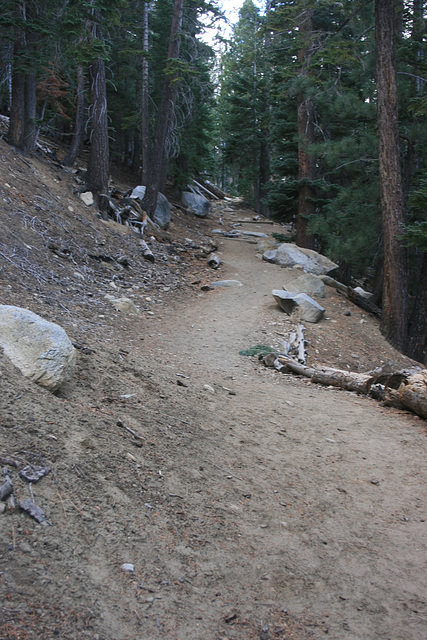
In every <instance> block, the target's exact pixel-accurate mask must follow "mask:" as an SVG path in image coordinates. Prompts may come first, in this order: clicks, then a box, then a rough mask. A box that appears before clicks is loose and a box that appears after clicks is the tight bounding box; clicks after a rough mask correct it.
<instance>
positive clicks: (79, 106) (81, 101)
mask: <svg viewBox="0 0 427 640" xmlns="http://www.w3.org/2000/svg"><path fill="white" fill-rule="evenodd" d="M84 127H85V77H84V71H83V66H82V65H81V64H79V65H78V66H77V87H76V113H75V116H74V132H73V137H72V140H71V144H70V147H69V149H68V151H67V153H66V155H65V158H64V160H63V161H62V164H63V165H64V166H65V167H72V166H73V164H74V162H75V159H76V158H77V155H78V153H79V151H80V149H81V146H82V142H83V133H84Z"/></svg>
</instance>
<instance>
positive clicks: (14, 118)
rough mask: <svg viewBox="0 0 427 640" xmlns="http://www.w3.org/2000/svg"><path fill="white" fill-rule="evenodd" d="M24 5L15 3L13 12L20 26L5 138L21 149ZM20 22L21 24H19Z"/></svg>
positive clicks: (23, 125)
mask: <svg viewBox="0 0 427 640" xmlns="http://www.w3.org/2000/svg"><path fill="white" fill-rule="evenodd" d="M24 9H25V7H24V5H22V4H21V3H17V4H16V7H15V10H14V13H15V18H16V19H17V22H18V24H19V25H20V26H17V27H16V28H15V41H14V43H13V60H12V101H11V105H10V120H9V130H8V132H7V140H8V142H9V143H10V144H12V145H14V146H15V147H19V148H21V149H23V148H24V146H25V115H26V113H25V70H24V63H23V60H24V57H25V49H26V38H25V31H24V28H23V26H22V24H23V23H24V21H25V11H24ZM20 23H21V24H20Z"/></svg>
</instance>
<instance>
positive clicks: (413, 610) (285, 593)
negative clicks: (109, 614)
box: [161, 227, 427, 640]
mask: <svg viewBox="0 0 427 640" xmlns="http://www.w3.org/2000/svg"><path fill="white" fill-rule="evenodd" d="M247 228H249V227H247ZM257 230H258V229H257ZM260 230H261V231H262V228H261V229H260ZM221 248H222V258H223V261H224V265H225V266H224V268H223V270H222V272H221V278H228V279H235V280H239V281H240V282H241V283H242V284H243V286H242V287H237V288H223V289H216V290H215V291H214V292H212V293H209V294H203V295H201V296H200V297H199V298H198V299H197V300H196V301H194V302H193V303H192V304H191V305H190V306H186V307H183V308H180V309H179V313H178V314H176V315H175V317H174V320H173V322H172V323H170V322H169V323H168V326H167V329H166V331H165V329H164V328H163V333H162V336H161V344H162V345H163V349H164V352H165V353H163V356H165V355H166V359H167V360H169V362H172V363H174V364H175V367H176V370H177V371H179V372H182V373H183V374H184V375H188V376H189V380H188V381H187V384H188V387H189V389H188V391H187V394H188V402H189V407H191V405H192V403H193V400H192V399H191V396H192V395H193V393H194V391H193V390H194V389H197V390H198V393H199V394H200V389H203V385H204V384H209V385H210V386H211V387H212V388H213V389H214V391H215V392H214V393H212V391H209V390H206V391H205V393H206V395H208V396H209V401H208V404H207V405H206V406H207V408H208V411H207V412H206V414H203V416H202V419H203V423H199V429H200V430H201V433H200V438H199V437H197V435H196V434H193V438H192V439H191V455H190V460H191V462H192V465H191V469H187V470H186V471H185V469H183V468H181V469H180V472H179V473H180V476H181V478H182V482H183V485H182V486H180V488H179V491H183V490H184V485H185V475H186V473H188V474H190V475H191V477H192V478H197V479H198V481H199V483H200V489H199V491H200V492H201V493H203V494H204V493H205V492H206V491H207V493H208V495H209V501H212V500H213V501H214V502H215V504H216V505H217V506H219V507H220V508H221V509H223V513H224V518H225V520H226V521H227V520H229V521H231V522H232V523H233V526H234V532H233V535H232V537H231V538H227V535H224V539H223V541H222V544H221V547H220V548H218V549H216V550H215V549H212V548H211V549H210V551H209V552H208V551H206V550H205V551H204V553H201V554H200V556H199V555H198V556H197V560H198V563H199V570H200V571H201V574H202V575H203V573H204V571H205V569H204V566H205V567H209V568H210V570H211V571H213V576H212V577H210V578H209V581H208V582H211V581H212V579H213V583H214V584H213V587H212V588H211V590H209V589H208V588H207V586H208V585H207V583H206V579H203V578H199V581H198V584H199V587H198V588H201V589H203V588H204V589H207V593H209V592H210V595H209V596H208V597H207V600H211V597H210V596H211V595H213V592H214V591H215V590H216V589H218V590H220V591H225V590H229V592H230V594H231V593H232V592H233V591H234V593H235V594H236V595H235V598H236V605H235V606H236V608H237V609H239V610H240V612H241V613H240V614H239V615H242V616H243V617H245V616H246V617H247V616H253V615H255V616H257V617H258V619H259V624H260V628H261V626H262V625H261V622H262V621H263V619H265V620H267V619H268V614H269V608H270V607H271V608H272V609H274V610H279V611H280V610H281V609H282V610H283V609H286V610H288V611H289V612H291V613H299V614H301V613H308V614H309V615H310V616H312V617H313V619H314V620H316V621H317V622H319V623H320V630H321V631H319V630H317V631H315V632H314V633H315V635H316V637H322V635H323V634H322V631H323V632H324V633H328V634H329V635H328V637H331V638H335V639H336V640H339V639H343V638H346V639H348V640H360V639H361V638H364V639H365V640H368V639H372V640H374V639H375V640H378V639H380V638H384V639H386V638H387V639H390V640H391V639H393V640H398V639H400V638H401V639H402V640H403V639H405V640H409V638H411V639H414V640H415V639H420V640H421V638H424V637H425V632H426V621H427V615H426V614H427V611H426V608H425V607H426V596H427V593H426V586H427V585H426V572H425V569H426V567H425V560H426V546H425V527H426V524H425V520H424V518H425V506H426V504H425V489H424V488H423V478H424V482H425V473H426V462H425V454H424V453H425V452H424V446H425V431H424V429H423V426H422V423H421V422H420V421H419V420H417V419H415V420H414V419H413V418H412V417H411V416H409V415H405V414H404V413H402V412H397V411H393V410H390V409H386V408H382V407H380V406H379V405H378V404H377V403H375V402H374V401H371V400H369V399H366V398H362V397H358V396H356V395H354V394H349V393H344V392H341V391H336V390H332V389H324V388H319V387H317V386H315V385H311V384H306V383H305V381H301V380H295V379H294V378H292V377H290V376H283V375H282V374H277V373H272V372H271V371H270V370H263V369H262V368H259V367H258V366H257V365H255V366H254V364H253V361H247V360H245V359H244V358H242V356H239V355H238V352H239V350H241V349H247V348H248V347H250V346H253V345H255V344H259V343H261V344H275V343H278V342H279V338H278V334H279V333H282V332H283V329H285V328H286V326H287V320H285V319H284V317H283V314H282V313H281V312H280V311H279V310H278V309H277V308H276V307H275V305H274V302H273V303H272V302H271V299H270V297H271V296H270V295H269V294H270V291H271V289H273V288H277V286H278V268H277V267H276V266H274V265H270V264H267V263H263V262H260V260H259V259H258V258H257V257H256V255H255V250H254V247H253V246H251V245H248V244H247V243H244V242H239V241H235V240H225V241H224V242H223V243H222V247H221ZM227 389H230V390H231V391H227ZM202 392H203V391H202ZM230 393H232V394H233V395H229V394H230ZM234 394H235V395H234ZM202 467H203V469H202ZM215 469H216V470H217V473H215ZM221 470H223V471H221ZM212 471H214V473H213V474H212ZM206 472H207V474H206ZM206 475H208V477H206ZM168 482H169V480H168V477H167V475H166V483H168ZM174 486H175V485H174V483H173V482H172V484H171V488H173V487H174ZM424 486H425V485H424ZM179 491H178V493H179ZM206 497H207V496H206ZM203 556H205V559H204V560H203ZM206 556H207V557H206ZM212 563H213V564H212ZM198 575H199V576H200V573H199V574H198ZM236 583H237V584H239V585H240V589H237V587H236ZM230 599H232V598H231V596H230ZM251 612H252V613H251ZM206 631H207V632H208V637H209V624H208V625H207V628H206ZM193 633H194V631H193ZM203 635H204V634H203V633H201V634H200V635H197V634H196V635H194V636H193V635H191V633H190V635H189V637H202V636H203ZM183 637H184V636H183ZM230 637H233V636H232V634H230ZM239 637H240V636H239ZM242 637H243V636H242ZM251 637H252V636H251ZM254 637H257V636H254ZM271 637H274V634H272V635H271ZM283 637H285V636H283Z"/></svg>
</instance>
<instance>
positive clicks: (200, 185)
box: [193, 180, 220, 200]
mask: <svg viewBox="0 0 427 640" xmlns="http://www.w3.org/2000/svg"><path fill="white" fill-rule="evenodd" d="M193 182H194V184H195V185H196V186H197V187H199V189H202V190H203V191H205V192H206V193H207V194H208V196H210V197H211V198H214V200H219V199H220V198H219V197H218V196H217V195H215V194H214V192H213V191H212V190H211V189H209V188H208V187H205V186H204V185H203V184H201V183H200V182H197V180H193Z"/></svg>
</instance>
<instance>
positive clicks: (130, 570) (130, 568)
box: [121, 562, 135, 573]
mask: <svg viewBox="0 0 427 640" xmlns="http://www.w3.org/2000/svg"><path fill="white" fill-rule="evenodd" d="M121 568H122V569H123V571H127V572H128V573H133V572H134V571H135V565H133V564H129V563H128V562H125V563H124V564H122V567H121Z"/></svg>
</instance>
